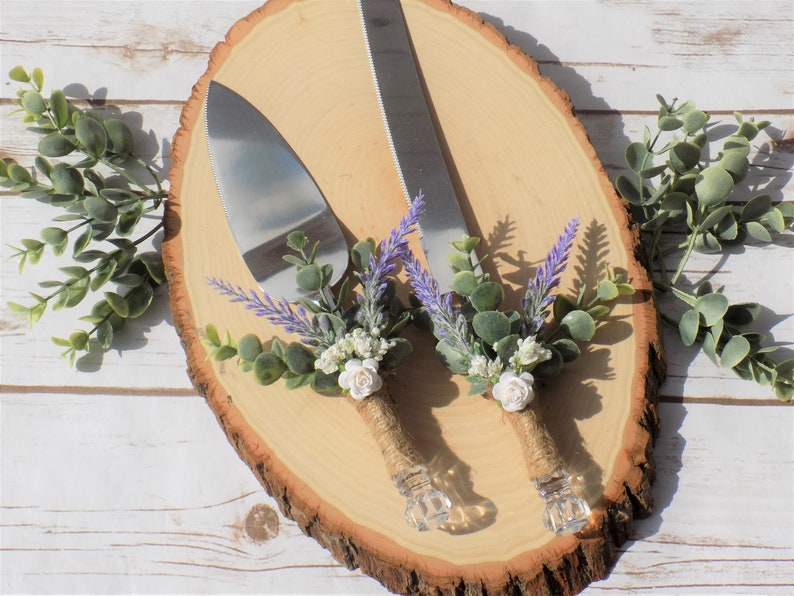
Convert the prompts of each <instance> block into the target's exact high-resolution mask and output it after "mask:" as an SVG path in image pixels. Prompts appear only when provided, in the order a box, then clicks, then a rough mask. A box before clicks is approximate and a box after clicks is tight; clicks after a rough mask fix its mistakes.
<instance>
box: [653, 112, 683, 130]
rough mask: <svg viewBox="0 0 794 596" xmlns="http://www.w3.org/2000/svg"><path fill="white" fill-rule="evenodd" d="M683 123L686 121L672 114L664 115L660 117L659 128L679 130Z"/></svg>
mask: <svg viewBox="0 0 794 596" xmlns="http://www.w3.org/2000/svg"><path fill="white" fill-rule="evenodd" d="M683 125H684V123H683V122H682V121H681V120H679V119H678V118H674V117H672V116H662V117H661V118H659V130H664V131H666V132H670V131H673V130H678V129H679V128H681V127H682V126H683Z"/></svg>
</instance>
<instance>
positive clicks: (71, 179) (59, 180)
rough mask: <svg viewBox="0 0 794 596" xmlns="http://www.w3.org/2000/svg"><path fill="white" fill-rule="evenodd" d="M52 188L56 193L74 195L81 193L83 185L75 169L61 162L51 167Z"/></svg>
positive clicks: (81, 177)
mask: <svg viewBox="0 0 794 596" xmlns="http://www.w3.org/2000/svg"><path fill="white" fill-rule="evenodd" d="M52 186H53V190H54V191H55V192H56V193H60V194H66V195H76V194H80V193H81V192H83V188H84V187H85V183H84V182H83V176H82V174H80V172H79V171H78V170H77V169H76V168H73V167H72V166H70V165H69V164H66V163H63V162H61V163H57V164H55V165H54V166H53V167H52Z"/></svg>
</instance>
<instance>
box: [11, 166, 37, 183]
mask: <svg viewBox="0 0 794 596" xmlns="http://www.w3.org/2000/svg"><path fill="white" fill-rule="evenodd" d="M6 173H7V174H8V177H9V178H10V179H11V180H13V181H14V182H20V183H22V184H25V185H28V184H30V183H32V182H33V177H32V176H31V175H30V172H29V171H28V170H27V168H23V167H22V166H21V165H19V164H18V163H13V162H12V163H9V164H7V166H6Z"/></svg>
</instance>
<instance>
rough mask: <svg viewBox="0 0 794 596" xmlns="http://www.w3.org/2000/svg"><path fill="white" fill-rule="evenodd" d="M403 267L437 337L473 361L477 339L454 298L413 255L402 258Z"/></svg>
mask: <svg viewBox="0 0 794 596" xmlns="http://www.w3.org/2000/svg"><path fill="white" fill-rule="evenodd" d="M403 267H405V272H406V274H407V275H408V281H409V282H410V284H411V287H412V288H413V290H414V292H415V293H416V297H417V298H418V299H419V302H421V303H422V305H423V306H424V307H425V310H426V311H427V314H428V315H429V316H430V320H431V321H432V322H433V333H434V335H435V336H436V337H437V338H438V339H439V340H440V341H445V342H447V343H448V344H449V346H450V347H451V348H453V349H455V350H456V351H457V352H459V353H460V354H461V355H463V356H467V357H468V358H469V359H470V360H471V358H473V357H474V356H476V355H477V352H476V351H475V349H474V338H472V336H471V332H470V331H469V326H468V323H467V322H466V318H465V317H464V316H463V315H462V314H461V313H460V312H459V311H458V309H456V308H455V307H454V306H453V305H452V294H444V295H442V294H441V291H440V290H439V287H438V282H436V280H435V278H434V277H433V276H432V275H431V274H430V272H429V271H427V270H426V269H424V267H422V265H421V263H420V262H419V260H418V259H417V258H416V257H415V256H414V255H413V254H408V255H406V256H405V257H403Z"/></svg>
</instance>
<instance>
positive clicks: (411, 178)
mask: <svg viewBox="0 0 794 596" xmlns="http://www.w3.org/2000/svg"><path fill="white" fill-rule="evenodd" d="M359 12H360V14H361V21H362V25H363V28H364V37H365V39H366V43H367V49H368V51H369V58H370V65H371V67H372V72H373V76H374V79H375V88H376V91H377V93H378V95H379V101H380V105H381V110H382V116H383V120H384V123H385V124H386V132H387V134H388V136H389V140H390V145H391V148H392V153H393V157H394V161H395V163H396V165H397V170H398V172H399V174H400V180H401V182H402V186H403V193H404V194H405V198H406V200H407V201H408V202H409V203H410V202H411V201H412V200H413V199H414V198H415V197H416V196H417V195H419V193H420V192H421V193H422V194H423V195H424V197H425V209H424V214H423V215H422V218H421V220H420V222H419V227H420V231H421V238H422V247H423V248H424V250H425V254H426V256H427V262H428V265H429V266H430V269H431V271H432V273H433V277H435V278H436V280H437V281H438V283H439V287H440V288H441V290H442V291H448V290H450V289H451V282H452V276H453V275H454V272H453V271H452V269H451V267H450V266H449V260H448V256H449V253H450V252H451V251H452V250H453V249H452V248H451V247H450V243H451V242H453V241H455V240H460V239H461V238H463V236H464V235H466V234H468V228H467V227H466V222H465V220H464V219H463V213H461V210H460V205H459V204H458V199H457V197H456V196H455V190H454V188H453V186H452V181H451V180H450V178H449V173H448V171H447V165H446V163H445V161H444V155H443V153H442V152H441V146H440V145H439V142H438V138H437V136H436V132H435V129H434V128H433V121H432V119H431V117H430V112H429V110H428V107H427V100H426V98H425V95H424V90H423V89H422V83H421V81H420V79H419V74H418V72H417V68H416V63H415V61H414V55H413V50H412V48H411V42H410V39H409V38H408V31H407V30H406V25H405V19H404V17H403V14H402V9H401V8H400V3H399V0H359Z"/></svg>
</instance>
